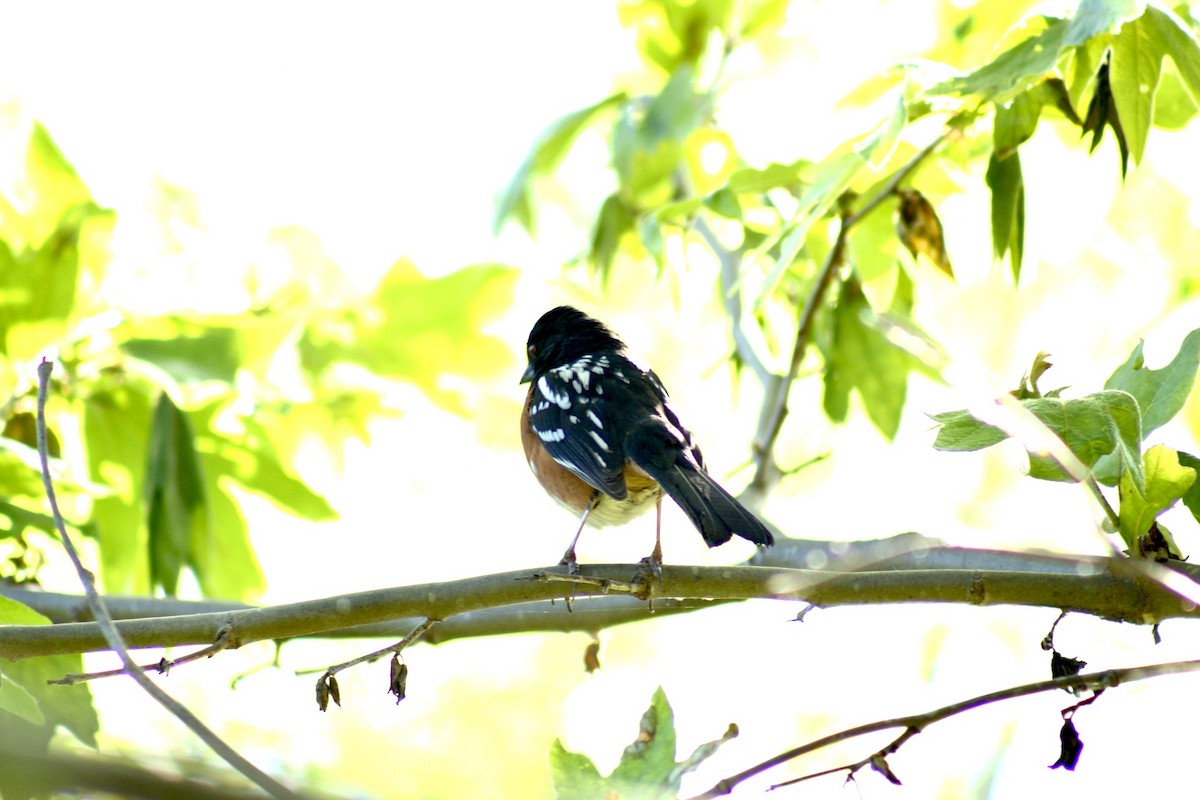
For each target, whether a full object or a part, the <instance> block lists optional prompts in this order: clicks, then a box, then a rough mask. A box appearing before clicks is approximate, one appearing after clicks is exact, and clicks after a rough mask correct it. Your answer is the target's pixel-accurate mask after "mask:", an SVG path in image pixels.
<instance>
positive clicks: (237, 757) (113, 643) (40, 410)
mask: <svg viewBox="0 0 1200 800" xmlns="http://www.w3.org/2000/svg"><path fill="white" fill-rule="evenodd" d="M53 371H54V364H53V363H52V362H50V361H47V360H46V359H42V362H41V363H40V364H38V368H37V374H38V396H37V444H38V456H39V458H40V459H41V467H42V484H43V486H44V487H45V490H46V500H47V501H48V502H49V504H50V511H51V514H52V515H53V517H54V525H55V527H56V528H57V529H58V535H59V537H60V538H61V539H62V543H63V547H64V548H65V549H66V551H67V555H68V556H69V557H70V559H71V563H72V564H74V566H75V571H76V573H78V575H79V581H80V583H81V584H82V585H83V591H84V593H85V594H86V595H87V601H88V607H89V608H90V609H91V612H92V616H93V617H94V618H95V620H96V623H97V624H98V625H99V627H100V631H101V633H102V634H103V636H104V640H105V642H107V643H108V647H109V649H111V650H112V651H113V652H115V653H116V654H117V657H118V658H120V660H121V665H122V667H123V671H124V672H126V673H127V674H128V675H129V677H131V678H132V679H133V680H134V682H135V683H137V684H138V686H140V687H141V688H142V689H143V690H144V691H145V692H146V693H147V694H148V695H150V696H151V697H152V698H154V699H155V700H156V701H157V702H158V703H159V704H160V705H161V706H162V707H163V708H165V709H166V710H167V711H169V712H170V713H171V714H173V715H174V716H175V717H176V718H177V719H179V721H180V722H182V723H183V724H184V726H186V727H187V728H188V730H190V731H191V732H192V733H194V734H195V735H196V737H197V738H199V739H200V740H201V741H202V742H204V743H205V744H206V745H208V747H209V748H210V749H211V750H212V751H213V752H214V753H215V754H216V755H217V756H219V757H220V758H221V759H222V760H224V761H225V762H226V763H227V764H229V766H231V767H233V768H234V769H235V770H237V771H238V772H240V773H241V774H242V775H244V776H246V778H248V779H249V780H251V781H253V782H254V783H255V784H257V785H258V786H259V788H261V789H262V790H263V791H265V792H266V793H267V794H269V795H271V796H272V797H276V798H289V799H292V800H299V798H300V797H301V795H299V794H296V793H295V792H293V791H292V790H291V789H288V788H287V787H286V786H284V785H283V784H282V783H280V782H279V781H277V780H275V779H274V778H272V777H271V776H270V775H268V774H267V773H265V772H263V771H262V770H260V769H259V768H258V767H256V766H254V764H252V763H250V761H249V760H247V759H246V758H245V757H244V756H242V755H241V754H240V753H238V752H237V751H236V750H234V749H233V748H232V747H230V746H229V745H228V744H226V743H225V742H224V741H223V740H222V739H221V738H220V737H219V736H217V734H216V733H214V732H213V731H212V730H210V729H209V728H208V727H207V726H206V725H205V724H204V723H203V722H201V721H200V719H199V718H198V717H197V716H196V715H195V714H193V713H192V712H191V711H189V710H188V708H187V707H186V706H184V705H183V704H182V703H180V702H179V701H178V700H176V699H175V698H173V697H171V696H170V695H169V694H167V693H166V692H165V691H163V690H162V689H161V688H160V687H159V686H158V685H157V684H155V683H154V682H153V681H151V680H150V679H149V678H148V677H146V674H145V673H144V672H143V671H142V670H141V669H140V668H139V667H138V665H137V664H135V663H134V661H133V658H132V656H130V655H129V649H128V647H127V646H126V644H125V640H124V639H123V638H122V636H121V633H120V631H119V630H117V627H116V625H115V624H114V623H113V620H112V617H110V616H109V614H108V609H107V608H106V607H105V605H104V599H103V598H101V597H100V594H99V592H97V591H96V581H95V577H94V576H93V575H92V573H91V572H89V571H88V570H87V569H86V568H85V567H84V566H83V562H82V561H81V560H80V558H79V551H78V550H76V549H75V543H74V542H73V541H72V540H71V537H70V536H69V535H68V534H67V527H66V523H65V522H64V521H63V516H62V513H61V512H60V511H59V509H58V497H57V495H56V494H55V491H54V481H53V480H52V479H51V477H50V456H49V448H48V447H47V444H46V398H47V396H48V394H49V386H50V374H51V373H52V372H53Z"/></svg>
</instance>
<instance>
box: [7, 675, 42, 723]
mask: <svg viewBox="0 0 1200 800" xmlns="http://www.w3.org/2000/svg"><path fill="white" fill-rule="evenodd" d="M0 711H5V712H7V713H9V714H12V715H13V716H14V717H17V718H18V719H23V720H25V721H26V722H28V723H30V724H32V725H44V724H45V722H46V718H45V717H44V716H43V715H42V709H41V707H40V706H39V705H38V702H37V700H35V699H34V697H33V695H32V694H30V693H29V692H27V691H26V690H25V688H24V687H23V686H21V684H19V683H17V682H16V681H15V680H13V679H12V678H10V677H9V676H8V675H6V674H5V672H4V670H3V669H0Z"/></svg>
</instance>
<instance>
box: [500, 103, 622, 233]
mask: <svg viewBox="0 0 1200 800" xmlns="http://www.w3.org/2000/svg"><path fill="white" fill-rule="evenodd" d="M626 99H627V95H626V94H625V93H624V92H617V93H616V94H613V95H611V96H609V97H606V98H604V99H603V100H601V101H600V102H598V103H594V104H592V105H590V106H588V107H587V108H581V109H579V110H578V111H573V112H571V113H570V114H566V115H564V116H562V117H559V118H558V119H557V120H555V121H554V122H552V123H550V125H548V126H547V127H546V129H545V130H544V131H542V134H541V135H540V136H539V137H538V139H537V141H536V142H534V145H533V147H531V148H530V149H529V153H528V154H527V155H526V156H525V160H524V161H522V162H521V165H520V166H519V167H517V172H516V174H515V175H513V177H512V179H511V180H510V181H509V182H508V186H506V187H505V189H504V191H503V192H502V193H501V194H500V197H499V198H497V201H496V212H495V215H494V217H493V221H492V229H493V233H499V232H500V228H502V227H503V226H504V223H505V222H506V221H507V220H508V219H510V218H512V219H515V220H516V221H517V222H519V223H520V224H521V226H522V227H524V228H525V229H526V230H527V231H529V233H531V234H533V233H535V227H536V226H535V220H534V213H533V181H534V179H535V178H537V177H540V176H544V175H549V174H550V173H552V172H554V170H555V169H557V168H558V165H559V164H560V163H562V160H563V158H564V157H565V156H566V154H567V153H568V152H570V150H571V147H572V146H573V145H574V144H575V140H576V139H577V138H579V135H580V134H581V133H582V132H583V131H584V130H585V129H586V128H587V126H588V125H590V124H591V123H592V122H593V121H595V120H596V118H598V117H599V116H600V115H601V114H602V113H603V112H606V111H608V110H610V109H614V108H616V107H618V106H619V105H621V104H622V103H624V102H625V101H626Z"/></svg>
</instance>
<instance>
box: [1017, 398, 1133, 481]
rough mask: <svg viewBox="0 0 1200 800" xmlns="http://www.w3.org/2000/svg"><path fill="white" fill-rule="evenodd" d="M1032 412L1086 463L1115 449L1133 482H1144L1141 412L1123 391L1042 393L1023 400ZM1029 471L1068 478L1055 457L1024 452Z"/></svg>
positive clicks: (1089, 464)
mask: <svg viewBox="0 0 1200 800" xmlns="http://www.w3.org/2000/svg"><path fill="white" fill-rule="evenodd" d="M1024 405H1025V407H1026V408H1028V409H1029V410H1030V411H1032V412H1033V414H1034V416H1036V417H1037V418H1038V419H1040V420H1041V421H1042V422H1043V423H1045V425H1046V427H1048V428H1050V430H1052V431H1054V433H1055V435H1057V436H1058V438H1059V439H1061V440H1062V441H1063V443H1064V444H1066V446H1067V447H1068V448H1070V450H1071V452H1072V453H1074V454H1075V457H1076V458H1078V459H1079V460H1080V461H1082V462H1083V464H1084V466H1086V467H1089V468H1090V467H1094V466H1095V465H1096V463H1097V462H1098V461H1099V460H1100V458H1101V457H1102V456H1105V455H1108V454H1109V453H1114V454H1115V455H1116V456H1117V457H1118V458H1119V460H1120V463H1121V465H1122V469H1123V470H1125V471H1127V472H1128V473H1129V474H1130V476H1131V477H1132V479H1133V480H1134V482H1135V484H1136V485H1138V486H1141V485H1143V481H1144V477H1143V475H1142V457H1141V446H1142V431H1141V415H1140V414H1139V412H1138V406H1137V401H1136V400H1135V399H1134V398H1133V397H1132V396H1131V395H1129V394H1128V393H1126V392H1118V391H1104V392H1097V393H1095V394H1090V395H1087V396H1086V397H1081V398H1077V399H1072V400H1062V399H1060V398H1057V397H1042V398H1037V399H1034V400H1027V401H1025V402H1024ZM1029 475H1030V477H1033V478H1040V479H1042V480H1050V481H1070V480H1073V478H1072V477H1071V476H1069V475H1068V474H1067V473H1066V472H1065V471H1064V470H1063V469H1062V467H1061V466H1060V465H1059V464H1058V462H1057V461H1055V460H1054V459H1052V458H1050V457H1048V456H1043V455H1039V454H1036V453H1030V455H1029Z"/></svg>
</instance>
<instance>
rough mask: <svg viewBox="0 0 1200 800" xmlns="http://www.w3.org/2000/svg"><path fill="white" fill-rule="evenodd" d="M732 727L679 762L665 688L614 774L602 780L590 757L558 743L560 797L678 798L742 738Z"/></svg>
mask: <svg viewBox="0 0 1200 800" xmlns="http://www.w3.org/2000/svg"><path fill="white" fill-rule="evenodd" d="M737 733H738V731H737V726H736V725H730V726H729V728H728V730H726V731H725V734H724V735H723V736H722V737H721V738H720V739H717V740H716V741H712V742H707V743H705V744H702V745H700V746H699V747H698V748H696V750H695V751H694V752H693V753H692V754H691V755H690V756H689V757H688V758H686V759H684V760H683V761H680V762H678V763H676V761H675V744H676V742H675V739H676V737H675V716H674V712H672V711H671V705H670V703H668V702H667V695H666V693H665V692H663V690H662V688H661V687H660V688H659V689H658V690H656V691H655V692H654V697H653V699H652V700H651V701H650V707H649V708H648V709H647V710H646V713H645V714H643V715H642V719H641V724H640V725H639V728H638V735H637V738H636V739H635V740H634V742H633V744H631V745H629V746H628V747H626V748H625V751H624V752H623V753H622V754H621V760H620V762H619V763H618V764H617V767H616V768H615V769H614V770H613V771H612V774H611V775H609V776H608V777H607V778H604V777H601V775H600V773H599V772H598V771H597V770H596V765H595V764H593V763H592V760H591V759H590V758H588V757H587V756H585V755H581V754H579V753H572V752H570V751H568V750H567V749H566V748H564V747H563V746H562V742H560V741H557V740H556V741H555V742H554V745H553V746H552V747H551V750H550V767H551V772H552V773H553V777H554V790H555V795H556V796H557V797H558V798H560V800H613V799H614V798H620V799H621V800H668V799H669V798H673V797H676V796H678V794H679V788H680V784H681V782H682V779H683V776H684V775H685V774H687V773H688V772H691V771H692V770H694V769H695V768H696V767H697V766H699V765H700V763H702V762H703V761H704V760H705V759H707V758H709V757H710V756H711V755H712V754H713V753H714V752H715V751H716V749H717V748H718V747H720V746H721V745H722V744H724V743H725V742H727V741H729V740H730V739H732V738H734V737H735V736H737Z"/></svg>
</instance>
